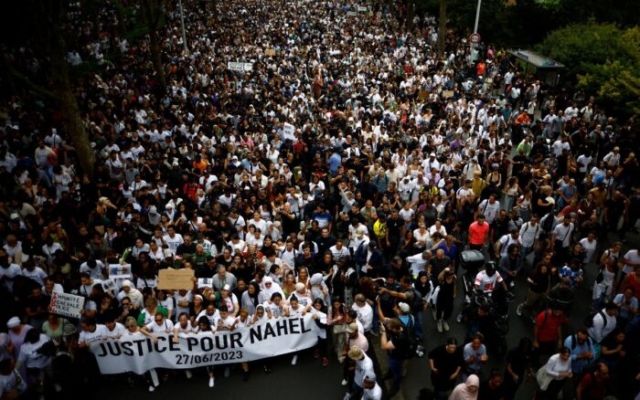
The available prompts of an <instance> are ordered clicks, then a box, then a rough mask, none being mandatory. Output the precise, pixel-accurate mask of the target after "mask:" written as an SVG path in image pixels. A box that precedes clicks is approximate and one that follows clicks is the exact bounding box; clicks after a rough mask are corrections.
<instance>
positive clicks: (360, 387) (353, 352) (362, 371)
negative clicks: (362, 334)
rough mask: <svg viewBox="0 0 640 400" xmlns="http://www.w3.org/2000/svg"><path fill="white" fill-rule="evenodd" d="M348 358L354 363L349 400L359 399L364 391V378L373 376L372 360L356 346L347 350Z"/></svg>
mask: <svg viewBox="0 0 640 400" xmlns="http://www.w3.org/2000/svg"><path fill="white" fill-rule="evenodd" d="M348 357H349V359H351V360H353V361H354V362H355V366H354V376H353V384H352V385H351V390H350V391H349V399H361V398H362V393H363V391H364V378H365V376H375V369H374V365H373V360H371V358H370V357H369V356H367V354H366V353H365V352H364V351H363V349H361V348H360V347H358V346H351V347H350V348H349V352H348Z"/></svg>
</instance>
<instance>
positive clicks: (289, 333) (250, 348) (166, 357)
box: [91, 314, 319, 374]
mask: <svg viewBox="0 0 640 400" xmlns="http://www.w3.org/2000/svg"><path fill="white" fill-rule="evenodd" d="M318 329H319V328H318V326H317V325H316V323H315V321H314V320H313V318H312V316H311V314H307V315H305V316H304V317H301V318H279V319H275V320H269V321H268V322H264V323H262V324H256V325H253V326H250V327H248V328H241V329H237V330H235V331H229V332H217V333H215V334H213V335H212V334H211V333H198V334H193V335H185V336H183V335H180V336H179V338H180V340H179V343H174V342H173V334H170V333H166V334H161V335H158V340H157V341H156V342H155V343H154V342H153V340H151V339H150V338H148V337H146V336H145V337H137V338H135V339H127V338H126V337H122V338H120V339H117V340H116V339H107V340H104V341H97V342H93V343H92V344H91V351H92V352H93V354H94V355H95V357H96V360H97V361H98V365H99V366H100V372H102V373H103V374H120V373H123V372H129V371H131V372H134V373H136V374H143V373H144V372H146V371H148V370H150V369H152V368H171V369H186V368H197V367H204V366H207V365H216V364H232V363H238V362H248V361H253V360H259V359H262V358H268V357H273V356H278V355H281V354H287V353H291V352H294V351H298V350H303V349H307V348H309V347H312V346H314V345H315V344H316V342H317V340H318Z"/></svg>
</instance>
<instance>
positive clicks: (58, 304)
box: [49, 292, 84, 318]
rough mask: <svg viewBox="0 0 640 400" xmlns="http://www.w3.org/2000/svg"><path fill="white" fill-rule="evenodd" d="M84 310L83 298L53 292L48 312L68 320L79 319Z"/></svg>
mask: <svg viewBox="0 0 640 400" xmlns="http://www.w3.org/2000/svg"><path fill="white" fill-rule="evenodd" d="M83 308H84V297H82V296H76V295H74V294H69V293H58V292H53V294H52V295H51V301H50V302H49V312H50V313H52V314H58V315H62V316H63V317H69V318H80V317H81V314H80V311H82V309H83Z"/></svg>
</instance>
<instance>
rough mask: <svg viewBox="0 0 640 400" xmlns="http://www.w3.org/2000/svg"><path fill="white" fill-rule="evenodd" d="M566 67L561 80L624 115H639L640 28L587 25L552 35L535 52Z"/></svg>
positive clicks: (575, 26) (569, 27)
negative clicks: (595, 97) (592, 95)
mask: <svg viewBox="0 0 640 400" xmlns="http://www.w3.org/2000/svg"><path fill="white" fill-rule="evenodd" d="M537 50H538V51H539V52H541V53H542V54H545V55H547V56H549V57H550V58H552V59H554V60H557V61H559V62H561V63H563V64H565V66H566V70H565V71H564V72H563V75H564V78H565V79H566V80H569V81H570V82H572V83H576V84H577V87H578V88H581V89H584V90H585V91H586V92H587V93H592V94H596V95H598V98H599V99H600V103H601V104H604V105H607V106H610V107H612V108H613V109H615V110H616V111H618V112H621V113H623V114H627V115H629V114H634V113H639V112H640V100H639V99H640V28H638V27H635V28H631V29H626V30H623V29H620V28H618V27H616V26H615V25H613V24H598V23H595V22H589V23H586V24H580V25H571V26H568V27H566V28H563V29H559V30H556V31H553V32H551V33H550V34H549V35H548V36H547V38H546V39H545V40H544V42H542V43H541V44H540V45H539V46H538V49H537Z"/></svg>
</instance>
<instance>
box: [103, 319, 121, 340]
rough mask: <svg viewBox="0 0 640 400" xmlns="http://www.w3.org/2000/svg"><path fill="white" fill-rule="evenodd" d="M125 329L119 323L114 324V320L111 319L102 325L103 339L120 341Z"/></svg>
mask: <svg viewBox="0 0 640 400" xmlns="http://www.w3.org/2000/svg"><path fill="white" fill-rule="evenodd" d="M124 331H125V328H124V325H122V324H121V323H120V322H116V320H115V318H111V319H109V320H108V321H106V322H105V323H104V329H103V330H102V338H103V339H120V338H121V337H122V335H123V334H124Z"/></svg>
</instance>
